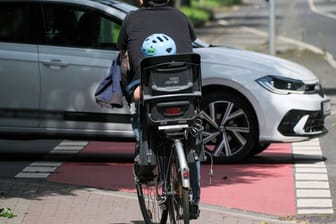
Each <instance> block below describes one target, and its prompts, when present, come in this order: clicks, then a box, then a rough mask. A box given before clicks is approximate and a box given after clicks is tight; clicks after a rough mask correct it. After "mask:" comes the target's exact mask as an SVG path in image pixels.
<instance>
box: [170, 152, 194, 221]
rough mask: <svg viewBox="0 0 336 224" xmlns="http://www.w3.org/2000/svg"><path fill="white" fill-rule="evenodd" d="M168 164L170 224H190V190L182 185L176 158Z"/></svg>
mask: <svg viewBox="0 0 336 224" xmlns="http://www.w3.org/2000/svg"><path fill="white" fill-rule="evenodd" d="M173 158H174V159H172V161H171V164H170V175H169V177H170V178H169V184H170V189H171V192H172V194H171V195H170V197H169V200H168V201H169V202H168V203H169V204H168V209H169V217H170V221H171V223H174V224H175V223H176V224H179V223H181V224H182V223H183V224H189V223H190V220H189V219H190V211H189V199H190V190H189V189H187V188H184V187H183V185H182V176H181V173H180V172H181V169H180V168H179V163H178V160H177V157H176V156H173Z"/></svg>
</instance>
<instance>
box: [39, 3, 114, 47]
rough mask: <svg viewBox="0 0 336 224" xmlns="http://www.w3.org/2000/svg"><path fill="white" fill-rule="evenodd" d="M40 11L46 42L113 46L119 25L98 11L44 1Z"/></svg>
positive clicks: (77, 45)
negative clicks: (42, 14)
mask: <svg viewBox="0 0 336 224" xmlns="http://www.w3.org/2000/svg"><path fill="white" fill-rule="evenodd" d="M44 14H45V21H46V34H45V36H46V39H47V44H48V45H55V46H69V47H81V48H95V49H116V42H117V38H118V35H119V31H120V25H118V24H117V23H115V22H114V21H113V19H111V18H109V17H107V16H105V15H104V14H102V13H100V12H98V11H95V10H90V9H88V8H80V7H78V6H69V5H57V4H46V5H44Z"/></svg>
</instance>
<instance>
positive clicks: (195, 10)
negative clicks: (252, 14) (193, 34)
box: [180, 0, 243, 27]
mask: <svg viewBox="0 0 336 224" xmlns="http://www.w3.org/2000/svg"><path fill="white" fill-rule="evenodd" d="M242 1H243V0H192V1H191V7H188V6H182V7H181V8H180V10H181V11H182V12H183V13H184V14H186V15H187V17H188V18H189V19H190V21H191V22H192V24H193V25H194V26H195V27H199V26H202V25H203V24H204V23H205V22H206V21H209V20H211V19H213V17H214V9H218V8H220V7H229V6H232V5H236V4H241V3H242Z"/></svg>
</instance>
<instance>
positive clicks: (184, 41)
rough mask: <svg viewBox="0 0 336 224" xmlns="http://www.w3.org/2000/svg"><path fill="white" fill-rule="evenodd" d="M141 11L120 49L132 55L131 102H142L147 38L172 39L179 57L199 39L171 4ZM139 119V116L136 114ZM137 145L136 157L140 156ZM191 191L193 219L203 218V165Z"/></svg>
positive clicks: (195, 170)
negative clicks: (200, 206) (166, 37)
mask: <svg viewBox="0 0 336 224" xmlns="http://www.w3.org/2000/svg"><path fill="white" fill-rule="evenodd" d="M138 1H139V4H140V6H141V8H139V9H138V10H136V11H133V12H130V13H129V14H128V15H127V16H126V17H125V19H124V21H123V23H122V26H121V30H120V34H119V38H118V42H117V47H118V49H120V56H121V57H122V56H123V55H124V54H125V52H126V51H127V52H128V56H129V62H130V70H131V71H130V74H132V77H131V81H130V83H129V84H128V86H127V88H128V90H129V94H130V98H131V101H133V102H134V101H135V102H136V101H139V100H140V92H141V91H140V86H139V84H140V75H141V71H140V61H141V59H142V58H143V57H145V56H146V55H145V54H144V53H143V51H142V50H141V49H142V45H143V43H144V41H145V39H146V38H147V37H149V36H150V35H152V34H155V33H156V34H158V33H161V34H166V35H167V36H169V37H171V38H172V39H173V40H174V42H175V45H176V53H192V42H193V41H194V40H195V39H196V35H195V33H194V31H193V29H192V26H191V25H190V23H189V21H188V19H187V17H186V16H185V15H184V14H183V13H182V12H180V11H179V10H177V9H176V8H173V7H171V6H169V5H168V4H167V3H168V2H167V1H168V0H138ZM135 115H136V114H135ZM137 118H138V116H137V115H136V116H135V117H133V121H132V124H133V130H134V134H135V137H136V140H137V142H138V141H139V131H140V130H139V121H138V119H137ZM138 145H139V144H138V143H137V144H136V155H137V154H138V153H139V152H138ZM190 171H191V178H190V181H191V188H192V192H193V203H192V204H191V206H190V208H191V211H190V212H191V214H190V218H192V219H195V218H197V217H198V216H199V206H198V203H199V200H200V162H199V161H197V162H196V163H193V164H191V166H190Z"/></svg>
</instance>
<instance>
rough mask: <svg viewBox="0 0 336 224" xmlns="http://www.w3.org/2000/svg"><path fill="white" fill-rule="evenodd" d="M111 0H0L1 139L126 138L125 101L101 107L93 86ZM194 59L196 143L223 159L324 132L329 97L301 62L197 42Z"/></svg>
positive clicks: (111, 50)
mask: <svg viewBox="0 0 336 224" xmlns="http://www.w3.org/2000/svg"><path fill="white" fill-rule="evenodd" d="M134 9H135V8H134V7H133V6H131V5H128V4H125V3H121V2H118V1H112V0H97V1H91V0H34V1H19V0H7V1H6V0H0V91H1V94H0V134H1V136H2V137H3V138H8V137H10V138H13V137H14V138H21V137H25V138H27V137H29V138H42V137H53V138H55V137H56V138H71V139H79V138H86V139H99V138H111V139H112V138H114V137H118V138H120V137H121V138H129V137H133V132H132V129H131V126H130V123H129V108H128V106H127V104H126V102H125V103H124V106H123V107H122V108H112V109H109V108H102V107H100V106H99V105H98V104H97V103H96V102H95V98H94V91H95V89H96V87H97V85H98V83H99V81H100V80H102V79H103V78H104V77H105V75H106V73H107V71H108V68H109V66H110V65H111V61H112V59H113V58H114V57H115V56H116V55H117V53H118V51H117V49H116V41H117V37H118V34H119V30H120V25H121V22H122V20H123V18H124V17H125V15H126V14H127V13H128V12H129V11H130V10H134ZM194 47H195V48H194V51H195V53H198V54H200V55H201V60H202V82H203V83H202V85H203V87H202V93H203V103H202V109H203V112H204V113H203V121H204V127H205V130H204V132H203V133H204V136H203V137H204V138H203V141H204V144H205V146H206V149H207V151H209V152H210V153H211V154H213V155H214V156H215V157H217V158H218V159H219V160H223V161H237V160H242V159H244V158H246V157H247V156H249V155H253V154H257V153H259V152H261V151H262V150H264V149H265V148H266V147H267V146H268V145H269V144H270V143H272V142H295V141H303V140H308V139H310V138H313V137H317V136H320V135H323V134H325V133H326V132H327V130H326V128H325V126H324V119H325V116H327V115H328V114H329V113H330V101H329V100H328V98H327V97H326V96H325V94H324V93H323V90H322V87H321V85H320V82H319V80H318V79H317V77H316V76H315V75H314V74H313V73H312V72H311V71H309V70H307V69H306V68H304V67H302V66H300V65H298V64H295V63H292V62H289V61H286V60H283V59H280V58H277V57H272V56H268V55H264V54H260V53H254V52H250V51H244V50H237V49H229V48H224V47H212V46H209V45H207V44H206V43H203V42H202V41H200V40H197V41H195V43H194Z"/></svg>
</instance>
